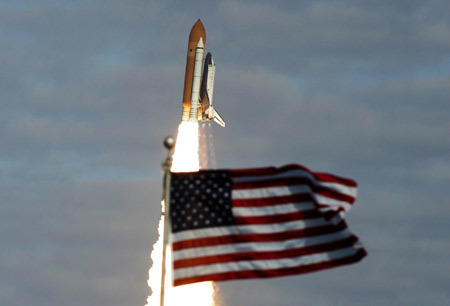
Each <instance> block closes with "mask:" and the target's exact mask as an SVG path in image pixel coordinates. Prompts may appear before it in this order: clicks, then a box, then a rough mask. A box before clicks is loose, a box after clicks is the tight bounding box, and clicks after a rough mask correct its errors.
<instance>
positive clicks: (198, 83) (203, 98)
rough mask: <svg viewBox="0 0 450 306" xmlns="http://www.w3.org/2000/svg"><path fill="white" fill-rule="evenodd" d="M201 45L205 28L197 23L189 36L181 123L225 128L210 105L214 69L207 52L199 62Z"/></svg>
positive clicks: (202, 48)
mask: <svg viewBox="0 0 450 306" xmlns="http://www.w3.org/2000/svg"><path fill="white" fill-rule="evenodd" d="M205 42H206V34H205V28H204V27H203V24H202V22H201V21H200V19H199V20H197V22H196V23H195V24H194V26H193V27H192V29H191V32H190V34H189V43H188V50H187V58H186V73H185V76H184V90H183V115H182V118H181V119H182V121H191V122H196V121H209V120H214V121H215V122H217V124H219V125H220V126H223V127H225V121H223V119H222V117H221V116H220V115H219V113H218V112H217V111H216V110H215V108H214V107H213V105H212V102H213V91H214V77H215V73H216V65H215V64H214V60H213V58H212V56H211V53H209V52H208V54H207V55H206V58H205V60H203V58H204V54H205ZM203 62H204V63H203ZM202 68H203V73H202Z"/></svg>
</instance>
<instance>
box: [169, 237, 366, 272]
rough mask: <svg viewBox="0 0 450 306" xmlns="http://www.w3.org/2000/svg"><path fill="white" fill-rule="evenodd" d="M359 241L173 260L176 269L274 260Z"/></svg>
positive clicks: (327, 250) (326, 249) (352, 238)
mask: <svg viewBox="0 0 450 306" xmlns="http://www.w3.org/2000/svg"><path fill="white" fill-rule="evenodd" d="M357 241H358V238H357V237H356V236H354V235H352V236H350V237H347V238H345V239H341V240H336V241H333V242H328V243H323V244H318V245H313V246H307V247H302V248H295V249H289V250H280V251H269V252H268V251H263V252H245V253H233V254H223V255H212V256H204V257H196V258H187V259H180V260H175V261H174V262H173V267H174V269H180V268H187V267H194V266H201V265H209V264H215V263H224V262H238V261H250V260H272V259H283V258H290V257H300V256H305V255H311V254H316V253H323V252H331V251H335V250H338V249H343V248H347V247H351V246H352V245H354V244H355V243H356V242H357Z"/></svg>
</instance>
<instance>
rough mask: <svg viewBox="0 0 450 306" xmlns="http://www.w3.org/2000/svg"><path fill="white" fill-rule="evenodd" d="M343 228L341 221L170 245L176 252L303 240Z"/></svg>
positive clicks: (193, 240)
mask: <svg viewBox="0 0 450 306" xmlns="http://www.w3.org/2000/svg"><path fill="white" fill-rule="evenodd" d="M345 228H347V224H346V223H345V222H344V221H342V222H340V223H338V224H336V225H325V226H317V227H310V228H305V229H299V230H294V231H286V232H281V233H266V234H234V235H227V236H217V237H208V238H197V239H189V240H183V241H177V242H174V243H173V244H172V248H173V250H174V251H178V250H182V249H189V248H199V247H206V246H213V245H221V244H234V243H245V242H271V241H282V240H287V239H296V238H305V237H309V236H318V235H326V234H332V233H336V232H339V231H341V230H343V229H345Z"/></svg>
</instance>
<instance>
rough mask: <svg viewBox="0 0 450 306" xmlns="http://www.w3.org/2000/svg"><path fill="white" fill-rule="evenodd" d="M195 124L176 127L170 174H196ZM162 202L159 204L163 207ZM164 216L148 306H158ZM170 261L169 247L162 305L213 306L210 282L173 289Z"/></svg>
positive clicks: (150, 277) (149, 280)
mask: <svg viewBox="0 0 450 306" xmlns="http://www.w3.org/2000/svg"><path fill="white" fill-rule="evenodd" d="M198 141H199V138H198V123H197V122H185V121H182V122H181V123H180V126H179V127H178V136H177V142H176V146H175V152H174V154H173V164H172V169H171V171H173V172H190V171H198V170H199V158H198V154H199V149H198ZM164 204H165V203H164V202H162V203H161V205H162V206H164ZM163 226H164V216H162V217H161V220H160V222H159V230H158V233H159V234H160V237H159V239H158V241H157V242H156V243H155V244H154V246H153V251H152V254H151V258H152V261H153V265H152V267H151V268H150V270H149V279H148V285H149V286H150V287H151V289H152V295H151V296H149V297H148V298H147V306H159V305H160V295H159V291H160V289H161V270H162V269H161V266H162V256H161V254H162V247H163V246H162V244H163V243H162V239H163V237H162V236H161V234H162V232H163V230H162V229H163ZM171 263H172V259H171V250H170V246H169V247H168V250H167V255H166V279H165V305H167V306H179V305H196V306H214V305H215V303H214V287H213V283H212V282H202V283H196V284H191V285H184V286H178V287H172V265H171Z"/></svg>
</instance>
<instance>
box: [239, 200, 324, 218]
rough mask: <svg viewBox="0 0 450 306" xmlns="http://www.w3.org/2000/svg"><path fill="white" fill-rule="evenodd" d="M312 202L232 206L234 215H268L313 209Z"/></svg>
mask: <svg viewBox="0 0 450 306" xmlns="http://www.w3.org/2000/svg"><path fill="white" fill-rule="evenodd" d="M315 208H316V205H314V203H313V202H303V203H289V204H283V205H274V206H261V207H233V208H232V210H233V215H234V216H269V215H278V214H285V213H291V212H299V211H305V210H311V209H315Z"/></svg>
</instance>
